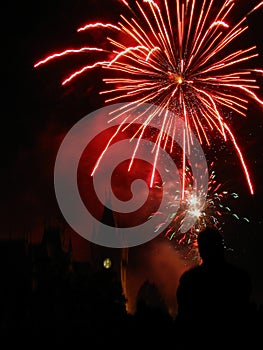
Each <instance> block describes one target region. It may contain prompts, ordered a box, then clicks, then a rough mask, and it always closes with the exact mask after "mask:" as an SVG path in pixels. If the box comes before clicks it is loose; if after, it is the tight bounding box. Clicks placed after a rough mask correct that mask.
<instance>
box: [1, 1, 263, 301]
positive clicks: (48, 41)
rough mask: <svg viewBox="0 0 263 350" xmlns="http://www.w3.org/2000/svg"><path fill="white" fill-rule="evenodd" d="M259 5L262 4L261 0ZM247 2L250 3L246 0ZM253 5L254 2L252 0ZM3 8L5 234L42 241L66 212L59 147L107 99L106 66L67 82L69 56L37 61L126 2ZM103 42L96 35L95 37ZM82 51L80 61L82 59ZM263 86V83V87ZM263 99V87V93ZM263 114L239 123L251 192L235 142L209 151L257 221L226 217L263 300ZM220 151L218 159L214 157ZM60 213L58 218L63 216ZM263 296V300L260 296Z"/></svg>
mask: <svg viewBox="0 0 263 350" xmlns="http://www.w3.org/2000/svg"><path fill="white" fill-rule="evenodd" d="M253 3H257V2H256V1H253ZM243 4H244V6H247V1H240V8H242V5H243ZM251 4H252V2H251ZM1 7H2V8H1V13H2V18H3V20H2V26H3V29H2V35H1V37H2V41H3V42H2V44H1V46H2V47H4V49H2V50H1V56H2V58H3V60H4V63H3V64H2V69H1V71H2V79H1V81H2V89H3V90H4V91H3V94H2V118H1V122H2V133H1V141H2V169H1V176H2V182H1V183H2V190H1V193H2V201H1V202H2V209H1V212H2V220H1V221H2V228H1V229H2V232H1V235H2V236H3V237H5V236H7V235H9V234H13V235H19V234H23V233H24V232H26V231H28V230H31V232H32V233H33V235H34V237H35V238H36V239H38V237H39V232H41V228H42V225H43V222H44V221H45V220H46V219H47V218H49V217H50V216H52V215H54V213H56V215H60V214H59V213H60V212H59V209H58V206H57V203H56V199H55V195H54V188H53V169H54V161H55V156H56V152H57V150H58V147H59V145H60V142H61V140H62V138H63V135H64V134H65V133H66V132H67V131H68V130H69V129H70V127H71V126H73V125H74V124H75V123H76V122H77V121H78V120H80V119H81V118H82V117H83V116H85V115H87V114H88V113H90V112H91V111H93V110H95V109H97V108H99V107H101V106H102V105H103V99H102V97H100V96H99V95H98V91H99V88H100V79H101V76H100V74H101V73H100V72H99V71H96V72H95V73H94V72H91V73H90V74H89V75H87V76H84V77H82V78H81V79H80V80H77V81H75V82H74V83H72V84H71V85H69V86H67V87H62V86H61V85H60V82H61V81H62V79H63V78H64V77H65V76H67V75H68V73H69V72H71V71H72V70H73V69H74V68H75V67H73V66H72V62H71V61H70V60H69V59H65V60H63V59H62V60H60V61H57V62H55V63H52V64H50V65H47V66H45V67H43V68H41V69H34V68H33V65H34V63H35V62H36V61H38V60H39V59H41V58H43V57H44V56H46V55H47V54H48V53H53V52H54V51H61V50H64V49H66V48H69V47H79V46H81V45H87V43H86V41H85V40H86V38H87V36H80V35H79V34H78V33H77V32H76V29H77V28H78V27H79V26H80V25H82V24H85V23H87V22H89V21H90V20H92V21H94V20H104V21H109V20H110V18H111V17H113V18H115V20H116V19H117V18H118V13H119V10H120V8H121V6H120V3H118V2H117V1H114V0H99V1H98V0H88V1H83V0H82V1H81V0H71V1H70V0H66V1H65V0H63V1H60V0H56V1H51V0H47V1H42V2H37V3H36V2H33V1H26V2H22V1H18V0H15V1H12V2H10V3H9V4H8V3H5V4H4V5H2V6H1ZM262 19H263V13H262V9H261V10H260V11H258V12H257V13H255V14H253V15H252V16H250V17H249V26H250V28H249V30H248V32H247V34H246V36H245V38H244V44H245V41H246V46H247V45H251V42H253V43H255V45H257V47H258V52H259V53H260V56H259V58H257V59H255V61H254V63H253V64H254V65H255V67H256V66H257V67H260V66H261V68H262V62H263V46H262V29H263V28H262ZM94 39H95V41H96V40H103V37H100V36H98V37H96V38H93V40H94ZM82 63H83V62H82V61H81V59H79V58H75V57H74V65H76V67H77V66H78V65H80V66H81V65H82ZM261 87H262V86H261ZM259 95H260V96H261V97H262V96H263V93H262V90H261V92H260V93H259ZM262 117H263V112H262V110H260V109H259V107H258V106H256V105H251V106H249V110H248V117H247V118H246V119H242V118H240V117H237V118H236V121H235V120H233V121H232V125H233V127H234V130H235V134H236V135H238V140H239V143H240V144H241V145H242V149H243V152H244V155H245V157H246V159H247V161H248V165H249V168H250V169H251V175H252V179H253V182H254V186H255V195H254V196H251V195H250V194H249V191H248V188H247V186H246V182H245V179H244V176H243V173H242V170H241V168H240V165H239V163H238V161H237V159H235V157H234V153H233V150H231V147H230V148H227V149H225V153H224V150H223V151H219V149H220V147H217V145H214V146H213V147H212V149H211V152H210V153H209V157H211V160H214V161H215V168H216V172H217V177H218V178H219V180H220V181H221V182H222V183H224V184H225V186H226V188H227V190H228V191H230V192H232V191H233V192H237V193H238V194H239V198H238V199H237V200H235V201H233V203H232V202H231V203H230V206H231V207H232V209H233V212H236V213H238V215H239V216H240V217H241V218H242V217H244V216H245V217H248V218H249V219H250V223H246V222H244V221H242V220H236V219H233V218H226V228H225V230H226V234H227V238H228V240H229V245H230V246H231V247H233V248H234V253H233V256H232V258H233V259H234V260H235V261H237V262H238V263H240V264H241V265H244V266H245V267H247V268H248V269H249V271H250V272H251V274H252V276H253V279H254V281H255V285H256V291H255V294H256V298H258V299H259V300H263V296H262V295H263V287H262V284H263V283H262V275H263V254H262V249H263V229H262V220H263V218H262V195H263V185H262V175H263V173H262V169H263V167H262V166H263V164H262V155H263V148H262V126H263V119H262ZM213 156H214V159H212V157H213ZM56 215H55V216H56ZM260 298H261V299H260Z"/></svg>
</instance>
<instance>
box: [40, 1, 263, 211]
mask: <svg viewBox="0 0 263 350" xmlns="http://www.w3.org/2000/svg"><path fill="white" fill-rule="evenodd" d="M220 3H221V6H219V5H220V4H219V2H218V1H215V0H211V1H207V0H202V1H199V2H198V1H196V0H163V1H158V3H157V2H155V1H153V0H144V1H136V2H135V3H133V5H131V4H130V3H129V2H128V1H122V5H123V6H124V8H126V9H127V10H128V11H129V12H130V16H126V15H123V14H121V15H120V20H119V21H118V23H117V25H114V24H111V23H102V22H97V23H91V24H86V25H85V26H83V27H80V28H79V29H78V30H77V31H78V32H83V31H85V30H88V29H97V30H101V29H102V30H107V31H109V35H107V36H105V42H106V43H107V44H108V45H109V47H110V49H109V50H107V51H105V50H103V49H99V48H86V47H84V48H80V49H77V50H72V49H71V50H65V51H63V52H61V53H56V54H53V55H51V56H49V57H47V58H45V59H43V60H41V61H39V62H38V63H36V64H35V67H38V66H40V65H42V64H44V63H47V62H49V61H51V60H54V59H57V58H60V57H61V56H65V55H68V54H72V53H78V54H83V53H84V52H86V51H101V52H102V54H105V56H106V57H105V58H104V59H103V60H99V61H96V62H89V64H88V65H86V66H84V67H82V68H80V69H77V70H75V71H74V72H72V74H70V76H68V77H66V78H65V79H64V80H63V83H62V84H63V85H66V84H68V83H70V82H71V81H72V80H73V79H75V78H77V77H79V76H81V75H84V73H87V71H89V70H91V69H96V68H101V69H102V70H105V71H107V72H108V73H109V74H110V77H108V78H104V79H103V82H104V83H105V86H110V87H111V88H108V89H104V90H102V91H101V92H100V93H101V94H103V95H106V96H108V97H107V98H106V99H105V103H113V102H116V101H119V102H125V103H126V102H127V112H132V110H133V109H135V108H136V107H138V105H140V104H143V103H152V104H155V105H157V106H158V107H159V111H160V113H162V112H163V111H167V110H168V111H171V112H172V113H171V114H169V113H168V114H167V113H166V114H165V115H166V118H165V119H164V120H163V125H161V127H160V131H159V135H158V137H157V138H156V139H157V143H156V146H155V151H156V160H155V162H154V163H155V165H156V162H157V157H158V154H159V151H158V148H159V147H161V146H162V144H161V142H160V140H163V139H164V138H165V135H166V134H167V133H168V130H171V129H172V128H175V122H174V118H175V117H174V116H178V118H182V120H184V125H185V128H184V130H183V135H184V138H185V140H186V144H188V145H191V139H190V136H189V135H190V134H191V133H190V130H194V131H195V133H196V135H197V137H198V139H199V141H200V143H201V144H206V145H208V146H210V145H211V142H212V140H213V137H214V134H215V133H218V134H219V135H221V137H222V138H223V140H224V141H227V140H228V139H229V140H230V142H232V146H233V148H234V149H235V151H236V154H237V157H238V158H239V159H240V164H241V167H242V169H243V172H244V174H245V177H246V181H247V184H248V187H249V190H250V193H251V194H253V193H254V189H253V184H252V181H251V178H250V173H249V169H248V167H247V165H246V162H245V160H244V156H243V154H242V152H241V148H240V146H239V145H238V143H237V138H236V136H234V132H233V130H232V127H231V128H230V125H229V122H228V118H229V112H234V113H235V115H240V116H246V111H247V109H248V104H249V102H250V101H255V102H256V103H258V104H259V105H260V106H262V105H263V101H262V100H261V98H260V97H259V96H258V95H257V94H256V92H255V90H257V89H259V88H260V86H259V85H258V83H257V81H256V78H252V74H253V73H260V74H262V69H250V68H244V66H243V65H244V63H246V62H248V61H250V60H251V59H253V58H255V57H257V56H258V53H257V52H256V47H255V46H251V47H248V48H243V47H242V40H240V44H241V47H240V48H239V49H233V48H232V47H231V44H232V43H233V42H235V41H236V40H238V39H239V38H241V36H242V34H243V33H244V32H245V31H246V30H247V29H248V25H247V24H246V18H247V16H248V15H250V14H251V13H253V12H254V11H256V10H258V9H259V8H261V7H262V6H263V2H260V3H258V5H256V6H255V7H254V8H252V9H251V10H250V11H249V12H248V13H247V14H246V15H245V16H244V17H242V18H240V19H239V20H238V21H237V23H233V21H231V19H232V17H231V15H232V13H233V11H234V9H235V7H236V5H237V2H235V1H231V0H222V1H220ZM107 33H108V32H107ZM120 34H121V35H120ZM103 44H105V43H103ZM241 64H242V65H241ZM257 75H259V74H257ZM118 113H119V114H118ZM116 115H117V117H118V116H120V115H123V110H122V111H117V112H116ZM155 117H156V115H152V116H150V117H149V118H148V119H147V120H148V123H149V124H150V121H151V119H152V118H155ZM126 122H127V120H126ZM128 122H129V123H130V124H132V123H133V121H132V120H129V121H128ZM134 122H135V121H134ZM146 126H147V125H146ZM146 126H145V127H143V128H141V129H140V133H139V135H137V136H138V140H141V139H142V138H143V136H144V132H145V129H146ZM121 130H122V129H121V127H120V128H119V131H120V132H121ZM138 142H139V141H138ZM164 144H165V146H164V147H167V149H168V147H169V149H171V147H170V146H169V142H165V143H164ZM107 147H108V146H107ZM137 148H138V146H136V149H137ZM105 151H106V150H104V151H103V152H102V153H105ZM135 155H136V152H134V157H135ZM132 162H133V159H132V160H131V163H132ZM97 166H98V164H96V166H95V168H96V167H97ZM154 171H155V166H154V169H153V176H152V179H154ZM93 173H94V172H93ZM183 173H185V169H183ZM153 183H154V181H153V180H152V182H151V184H153ZM184 189H185V187H184V188H183V197H184ZM186 191H187V189H186ZM186 197H187V196H186ZM197 214H198V213H197V212H196V213H195V215H197Z"/></svg>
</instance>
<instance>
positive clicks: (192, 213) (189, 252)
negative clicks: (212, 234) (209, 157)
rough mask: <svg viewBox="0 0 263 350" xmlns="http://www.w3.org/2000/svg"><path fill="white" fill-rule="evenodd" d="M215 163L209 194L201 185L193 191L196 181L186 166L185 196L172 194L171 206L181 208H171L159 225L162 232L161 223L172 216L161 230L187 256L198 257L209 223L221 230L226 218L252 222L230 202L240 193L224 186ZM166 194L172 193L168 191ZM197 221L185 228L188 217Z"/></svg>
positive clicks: (211, 174) (211, 173) (210, 178)
mask: <svg viewBox="0 0 263 350" xmlns="http://www.w3.org/2000/svg"><path fill="white" fill-rule="evenodd" d="M213 166H214V164H213V163H211V164H210V168H211V169H212V170H211V172H210V176H209V185H208V194H207V193H206V191H205V190H203V189H202V188H200V191H199V192H196V191H193V182H194V179H193V177H192V174H191V171H190V169H188V168H186V189H185V197H184V200H182V199H181V198H180V196H179V193H178V195H177V196H175V197H174V198H171V201H170V208H171V209H172V208H173V207H177V205H176V203H179V205H180V207H179V210H176V211H175V212H174V213H173V212H172V211H171V217H169V218H165V219H164V221H163V222H162V223H161V224H160V225H159V226H158V227H157V228H156V230H158V231H159V232H162V226H163V225H164V224H165V222H166V220H168V221H169V222H170V221H171V220H170V219H171V218H172V221H171V224H170V225H169V226H168V228H167V229H166V230H164V231H163V232H162V233H163V235H164V237H166V238H167V239H169V240H171V241H173V242H174V243H175V247H176V249H178V250H179V251H180V252H183V255H184V256H185V257H187V258H189V257H190V256H191V259H192V258H194V259H195V258H197V257H198V254H197V252H198V249H197V237H198V235H199V233H200V232H201V231H203V230H204V229H205V228H206V227H214V228H217V229H218V230H220V231H222V230H223V226H224V225H225V222H226V221H225V220H226V218H229V219H230V218H233V219H235V220H242V221H244V222H249V221H250V220H249V219H248V218H247V217H241V216H240V215H238V214H237V213H235V212H234V211H233V210H232V209H231V208H230V206H229V204H228V202H229V201H232V200H236V199H238V197H239V196H238V194H237V193H235V192H229V191H227V190H226V189H224V186H223V184H222V183H220V182H219V181H218V180H217V178H216V173H215V171H214V170H213ZM166 195H169V194H168V193H167V194H166ZM154 215H160V217H162V213H159V212H157V213H154ZM189 217H190V218H191V221H192V222H194V224H193V225H192V226H191V227H190V228H189V230H187V231H186V232H184V230H182V227H183V226H184V225H185V221H186V220H187V221H188V220H189Z"/></svg>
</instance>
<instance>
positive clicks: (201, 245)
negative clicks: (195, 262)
mask: <svg viewBox="0 0 263 350" xmlns="http://www.w3.org/2000/svg"><path fill="white" fill-rule="evenodd" d="M197 243H198V250H199V255H200V257H201V259H202V262H203V264H211V263H219V262H222V261H223V260H224V238H223V236H222V235H221V233H220V232H219V231H218V230H217V229H214V228H211V227H207V228H206V229H205V230H204V231H202V232H200V233H199V235H198V237H197Z"/></svg>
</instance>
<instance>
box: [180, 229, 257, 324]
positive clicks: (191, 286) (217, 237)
mask: <svg viewBox="0 0 263 350" xmlns="http://www.w3.org/2000/svg"><path fill="white" fill-rule="evenodd" d="M197 243H198V249H199V255H200V258H201V263H200V264H199V265H198V266H196V267H193V268H191V269H189V270H188V271H186V272H184V273H183V274H182V276H181V278H180V280H179V285H178V288H177V295H176V297H177V305H178V310H177V311H178V314H177V321H178V324H179V325H181V326H182V327H183V328H185V327H186V329H187V327H189V326H190V325H192V326H193V325H194V327H195V328H196V329H199V328H200V327H202V328H207V330H208V329H209V330H214V329H216V328H217V327H220V328H221V327H222V326H223V327H224V328H225V329H229V327H231V328H232V330H233V327H235V328H238V327H239V326H243V325H244V316H245V315H246V312H247V310H248V308H249V302H250V294H251V290H252V284H251V280H250V276H249V274H248V273H247V272H246V271H245V270H243V269H241V268H239V267H237V266H235V265H233V264H231V263H229V262H227V261H226V259H225V254H224V249H225V248H224V247H225V245H224V239H223V236H222V235H221V233H220V232H219V231H218V230H216V229H214V228H206V229H205V230H204V231H202V232H201V233H200V234H199V235H198V238H197Z"/></svg>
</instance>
